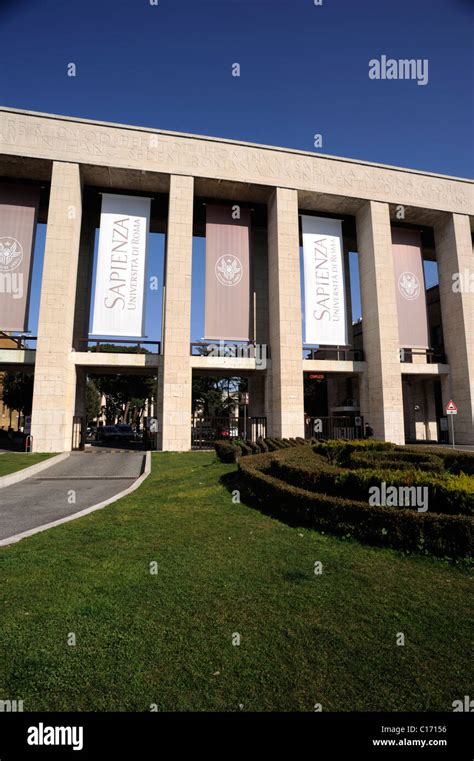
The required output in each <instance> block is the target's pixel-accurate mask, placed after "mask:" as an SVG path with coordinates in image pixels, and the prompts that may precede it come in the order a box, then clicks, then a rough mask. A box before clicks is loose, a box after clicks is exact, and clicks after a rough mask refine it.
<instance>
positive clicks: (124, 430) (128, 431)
mask: <svg viewBox="0 0 474 761" xmlns="http://www.w3.org/2000/svg"><path fill="white" fill-rule="evenodd" d="M115 427H116V429H117V431H118V432H119V436H120V440H121V441H135V439H136V436H135V431H134V430H133V428H132V426H131V425H127V424H126V423H119V425H116V426H115Z"/></svg>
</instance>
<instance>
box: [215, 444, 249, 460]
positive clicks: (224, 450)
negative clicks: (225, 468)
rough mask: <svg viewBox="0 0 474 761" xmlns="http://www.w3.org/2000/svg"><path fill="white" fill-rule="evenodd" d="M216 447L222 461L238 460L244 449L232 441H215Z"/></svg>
mask: <svg viewBox="0 0 474 761" xmlns="http://www.w3.org/2000/svg"><path fill="white" fill-rule="evenodd" d="M214 449H215V450H216V454H217V457H218V458H219V460H220V461H221V462H238V460H239V457H240V455H241V454H242V450H241V448H240V446H238V445H237V444H234V443H233V442H232V441H215V442H214Z"/></svg>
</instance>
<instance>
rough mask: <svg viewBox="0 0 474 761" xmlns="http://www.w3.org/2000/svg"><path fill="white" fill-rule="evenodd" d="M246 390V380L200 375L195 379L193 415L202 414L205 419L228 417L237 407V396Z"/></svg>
mask: <svg viewBox="0 0 474 761" xmlns="http://www.w3.org/2000/svg"><path fill="white" fill-rule="evenodd" d="M246 390H247V379H246V378H239V377H234V376H232V377H229V378H213V377H210V376H208V375H198V376H196V377H195V378H193V386H192V410H193V415H195V414H197V412H202V415H203V417H228V416H229V415H230V414H231V413H232V411H233V410H234V408H235V406H236V394H237V393H238V392H239V391H246Z"/></svg>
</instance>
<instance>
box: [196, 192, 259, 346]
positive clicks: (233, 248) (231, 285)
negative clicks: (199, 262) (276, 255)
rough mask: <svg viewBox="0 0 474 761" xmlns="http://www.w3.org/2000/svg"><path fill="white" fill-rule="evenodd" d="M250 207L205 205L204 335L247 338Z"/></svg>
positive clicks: (239, 339) (230, 338)
mask: <svg viewBox="0 0 474 761" xmlns="http://www.w3.org/2000/svg"><path fill="white" fill-rule="evenodd" d="M249 324H250V209H241V210H240V219H233V217H232V207H231V206H206V306H205V327H204V332H205V338H206V340H208V339H220V338H222V339H226V340H231V341H248V340H249Z"/></svg>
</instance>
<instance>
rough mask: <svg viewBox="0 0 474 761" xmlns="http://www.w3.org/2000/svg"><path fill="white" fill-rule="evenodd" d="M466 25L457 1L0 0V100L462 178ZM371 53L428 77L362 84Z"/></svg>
mask: <svg viewBox="0 0 474 761" xmlns="http://www.w3.org/2000/svg"><path fill="white" fill-rule="evenodd" d="M473 20H474V3H473V2H471V0H450V2H446V0H398V2H391V3H389V2H381V1H380V0H359V2H356V0H323V5H322V6H315V5H314V2H313V0H199V2H197V1H196V0H158V4H157V5H156V6H154V5H150V0H100V1H98V0H95V1H94V2H91V1H90V0H81V2H77V3H65V2H63V0H41V2H37V0H36V1H35V0H15V1H14V2H13V0H12V1H11V2H9V1H8V0H3V2H2V0H0V23H1V27H0V28H1V30H2V36H3V40H4V44H3V45H2V46H1V47H0V70H1V76H0V103H1V104H2V105H5V106H12V107H17V108H25V109H31V110H37V111H46V112H53V113H59V114H67V115H72V116H80V117H84V118H92V119H100V120H105V121H117V122H124V123H128V124H138V125H145V126H149V127H156V128H161V129H168V130H178V131H185V132H194V133H201V134H208V135H217V136H221V137H228V138H235V139H239V140H248V141H253V142H260V143H268V144H272V145H282V146H288V147H292V148H298V149H302V150H314V145H313V136H314V134H315V133H319V134H321V135H322V139H323V144H322V147H321V148H320V149H318V150H319V151H320V152H322V153H328V154H335V155H339V156H348V157H353V158H358V159H363V160H367V161H375V162H381V163H385V164H396V165H401V166H407V167H413V168H417V169H426V170H429V171H433V172H441V173H445V174H451V175H456V176H463V177H469V176H472V175H473V163H474V157H473V150H472V134H473V126H474V120H473V97H472V93H473V65H472V64H473V43H472V29H473ZM5 41H8V44H5ZM381 55H386V56H388V57H393V58H396V59H398V58H420V59H427V60H428V66H429V69H428V71H429V80H428V84H427V85H425V86H420V85H418V84H417V83H416V81H406V80H405V81H387V80H379V81H376V80H371V79H369V77H368V62H369V60H370V59H372V58H380V56H381ZM71 62H73V63H75V64H76V68H77V76H76V77H68V76H67V65H68V63H71ZM233 63H239V64H240V66H241V76H240V77H232V75H231V67H232V64H233ZM42 240H44V235H43V231H42V230H39V234H38V245H37V251H36V253H37V261H36V267H35V279H34V283H33V288H34V293H33V296H32V305H31V317H32V320H31V327H32V328H34V327H35V319H36V317H35V315H36V313H37V308H38V304H37V301H38V300H37V294H36V291H37V289H38V278H39V272H40V269H41V266H40V265H41V250H42V249H41V245H42ZM43 245H44V242H43ZM197 245H198V249H200V246H201V245H202V242H199V243H198V244H197ZM197 256H199V258H201V259H202V255H201V254H197ZM160 257H162V240H161V239H160V237H159V236H156V237H155V236H153V240H152V244H151V262H150V266H151V267H152V269H153V271H155V268H156V267H159V265H160ZM200 280H202V273H198V272H197V271H196V284H195V290H196V293H199V292H200V288H199V287H198V286H199V282H200ZM196 298H199V296H197V297H196ZM155 302H156V303H155ZM194 306H195V305H194ZM158 308H159V304H158V299H157V298H156V299H155V300H154V299H153V298H149V299H148V308H147V333H148V335H149V336H150V337H151V338H155V337H159V336H157V335H156V332H157V325H158V323H157V319H159V315H160V314H161V309H160V310H159V311H158V318H157V316H156V315H157V311H156V310H157V309H158ZM201 311H202V310H201ZM198 313H199V309H197V310H196V308H194V309H193V337H194V338H199V337H200V333H201V331H202V327H201V323H200V317H199V314H198Z"/></svg>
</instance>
